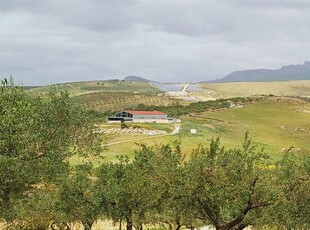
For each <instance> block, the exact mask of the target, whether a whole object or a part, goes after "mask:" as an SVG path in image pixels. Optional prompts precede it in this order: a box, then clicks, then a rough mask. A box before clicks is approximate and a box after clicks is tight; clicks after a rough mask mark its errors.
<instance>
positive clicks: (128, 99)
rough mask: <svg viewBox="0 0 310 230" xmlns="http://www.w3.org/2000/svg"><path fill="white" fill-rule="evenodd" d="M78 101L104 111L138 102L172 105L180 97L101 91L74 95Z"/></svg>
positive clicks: (90, 108)
mask: <svg viewBox="0 0 310 230" xmlns="http://www.w3.org/2000/svg"><path fill="white" fill-rule="evenodd" d="M74 100H75V101H77V102H78V103H81V104H83V105H85V107H86V109H89V110H95V111H98V112H103V111H118V110H122V109H125V108H134V107H136V106H137V105H138V104H140V103H143V104H145V105H165V106H167V105H171V104H173V103H174V102H180V100H178V99H173V98H169V97H166V96H164V95H162V96H157V95H152V94H143V93H128V92H109V93H108V92H99V93H90V94H84V95H79V96H76V97H74Z"/></svg>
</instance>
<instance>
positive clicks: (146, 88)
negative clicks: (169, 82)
mask: <svg viewBox="0 0 310 230" xmlns="http://www.w3.org/2000/svg"><path fill="white" fill-rule="evenodd" d="M53 87H56V88H58V89H60V90H67V91H68V92H69V93H70V94H71V95H72V96H78V95H82V94H89V93H95V92H132V93H133V92H139V93H159V92H160V91H159V90H158V89H156V88H155V87H153V86H151V85H150V84H149V83H147V82H134V81H123V80H108V81H89V82H72V83H63V84H56V85H53ZM49 88H50V86H42V87H37V88H32V89H29V90H28V92H29V93H32V94H45V93H47V92H48V89H49Z"/></svg>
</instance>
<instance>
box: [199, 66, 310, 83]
mask: <svg viewBox="0 0 310 230" xmlns="http://www.w3.org/2000/svg"><path fill="white" fill-rule="evenodd" d="M288 80H310V62H309V61H305V63H304V64H302V65H288V66H283V67H281V68H280V69H276V70H272V69H252V70H243V71H235V72H232V73H230V74H228V75H227V76H226V77H223V78H221V79H216V80H212V81H208V82H265V81H288ZM201 83H206V82H201Z"/></svg>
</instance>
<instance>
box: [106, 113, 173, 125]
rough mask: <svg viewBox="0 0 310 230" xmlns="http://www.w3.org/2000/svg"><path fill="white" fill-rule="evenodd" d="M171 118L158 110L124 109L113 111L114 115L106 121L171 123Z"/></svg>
mask: <svg viewBox="0 0 310 230" xmlns="http://www.w3.org/2000/svg"><path fill="white" fill-rule="evenodd" d="M173 121H174V119H173V118H168V116H167V114H165V113H163V112H160V111H137V110H125V111H122V112H118V113H115V115H114V116H112V117H109V118H107V122H110V123H113V122H138V123H145V122H151V123H152V122H155V123H172V122H173Z"/></svg>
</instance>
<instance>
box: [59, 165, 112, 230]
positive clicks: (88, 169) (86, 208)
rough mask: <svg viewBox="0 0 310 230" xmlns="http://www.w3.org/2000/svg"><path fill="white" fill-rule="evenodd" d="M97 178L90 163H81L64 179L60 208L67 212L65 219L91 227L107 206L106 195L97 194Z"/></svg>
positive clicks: (61, 186)
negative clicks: (93, 174) (93, 175)
mask: <svg viewBox="0 0 310 230" xmlns="http://www.w3.org/2000/svg"><path fill="white" fill-rule="evenodd" d="M96 180H97V179H96V178H95V177H92V166H91V165H90V164H85V165H80V166H77V167H76V169H75V170H74V172H73V173H72V174H70V175H69V176H68V177H67V178H66V179H64V180H63V181H62V183H61V185H60V188H59V191H58V196H59V197H58V208H59V209H60V210H61V211H62V212H63V213H65V216H64V219H65V220H66V221H68V222H76V221H81V222H82V224H83V226H84V229H85V230H86V229H91V227H92V225H93V223H94V222H95V221H96V220H97V219H98V218H99V217H100V215H101V214H102V213H103V210H102V209H103V208H104V207H105V206H106V202H105V197H104V196H97V192H96V189H95V188H96Z"/></svg>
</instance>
